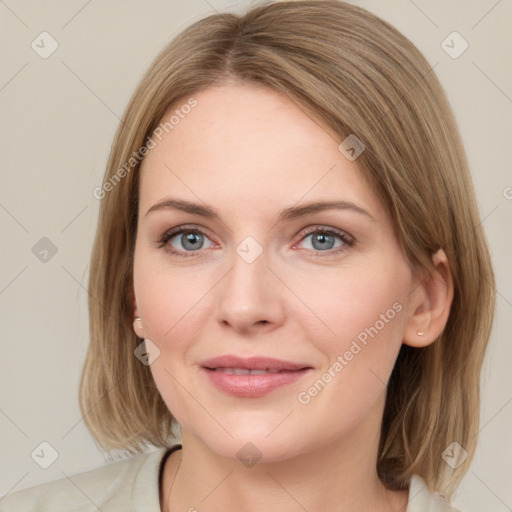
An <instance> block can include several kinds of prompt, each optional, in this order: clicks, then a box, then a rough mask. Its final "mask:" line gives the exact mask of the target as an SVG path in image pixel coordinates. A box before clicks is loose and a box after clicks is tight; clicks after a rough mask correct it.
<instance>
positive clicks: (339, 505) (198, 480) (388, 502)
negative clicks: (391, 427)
mask: <svg viewBox="0 0 512 512" xmlns="http://www.w3.org/2000/svg"><path fill="white" fill-rule="evenodd" d="M368 434H370V436H369V435H368ZM371 434H372V433H371V432H368V429H367V428H365V426H364V425H359V426H358V428H357V429H355V430H354V432H353V433H351V434H350V435H348V436H344V438H343V439H335V440H333V441H332V442H330V443H327V444H325V443H324V444H322V445H319V446H315V447H313V449H310V450H307V451H306V450H305V451H301V453H299V454H297V455H295V456H293V457H291V458H288V459H286V460H282V461H277V462H269V463H257V464H255V465H254V466H252V467H247V466H244V464H242V463H241V462H240V461H238V460H232V459H227V458H225V457H220V456H218V455H217V454H216V453H214V452H213V451H211V450H210V449H209V448H208V447H207V446H206V445H204V444H203V443H202V442H201V441H200V440H199V439H198V438H197V437H195V436H194V435H193V434H192V433H191V432H189V431H183V432H182V446H183V448H182V450H178V451H176V452H175V453H173V454H172V455H171V456H170V457H169V458H168V460H167V464H166V467H165V468H164V476H163V485H162V500H161V502H162V510H163V511H165V512H170V511H176V510H187V511H190V512H196V511H197V512H217V511H219V512H220V511H224V510H233V509H234V510H237V509H240V510H244V511H247V512H253V511H254V512H256V511H261V510H265V511H267V512H273V511H279V512H292V511H293V512H296V511H297V510H300V508H302V509H303V510H331V511H336V512H362V511H366V510H372V511H374V512H390V511H394V512H405V510H406V508H407V500H408V491H407V490H405V491H390V490H388V489H386V488H385V487H384V485H383V484H382V483H381V482H380V480H379V478H378V475H377V469H376V467H377V465H376V458H377V451H378V441H379V436H378V434H376V433H375V429H373V435H371Z"/></svg>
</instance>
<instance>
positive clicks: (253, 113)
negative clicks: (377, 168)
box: [139, 84, 380, 213]
mask: <svg viewBox="0 0 512 512" xmlns="http://www.w3.org/2000/svg"><path fill="white" fill-rule="evenodd" d="M193 98H194V100H195V102H196V104H195V106H194V107H193V108H191V109H189V108H186V109H185V108H184V109H182V110H180V105H186V104H187V103H188V102H189V98H184V99H183V100H182V101H181V102H178V103H177V104H176V105H174V106H173V107H172V109H170V111H169V112H168V114H166V116H164V119H163V121H164V122H165V121H166V120H168V119H169V118H170V116H172V115H173V114H175V116H174V118H173V121H174V123H173V125H172V128H169V126H168V133H165V132H164V133H163V134H162V135H161V140H158V139H157V138H153V140H154V141H155V143H156V146H155V147H154V148H153V149H152V150H151V151H150V152H149V154H148V155H147V156H146V158H145V159H144V161H143V163H142V168H141V173H142V175H141V183H140V191H139V195H140V198H139V199H140V202H139V204H140V208H141V210H142V211H146V210H147V209H148V208H149V207H150V206H151V205H152V204H153V203H154V202H156V201H158V200H159V199H161V198H162V197H164V196H165V195H167V194H172V195H173V196H176V195H177V196H179V197H183V198H185V199H190V200H196V201H197V200H198V199H200V200H203V201H206V202H208V203H209V204H214V205H215V207H216V208H220V209H222V208H224V209H225V210H226V212H227V213H228V210H230V209H232V210H233V209H236V211H243V210H251V209H252V210H253V211H254V209H261V208H267V207H268V205H269V204H271V203H276V204H278V205H279V206H280V207H282V206H290V205H293V204H295V203H297V202H298V201H300V200H302V199H304V200H313V199H315V200H316V199H323V200H330V199H332V200H339V199H345V200H351V201H356V202H359V203H363V204H365V205H366V207H368V208H370V209H373V211H375V212H377V211H378V210H380V206H379V204H378V201H377V199H376V197H375V194H374V193H372V191H370V190H369V188H368V186H367V185H366V182H365V180H364V179H363V178H362V176H361V174H360V171H359V169H358V167H357V164H356V162H352V161H350V160H348V159H347V158H346V157H345V156H344V155H343V154H342V153H341V152H340V151H339V149H338V146H339V144H340V142H341V138H339V137H338V138H337V136H336V134H334V133H332V131H329V129H328V128H326V127H325V126H324V125H323V124H321V123H320V122H319V121H318V119H315V118H314V116H312V115H311V114H308V113H306V112H305V111H303V110H302V109H301V108H299V107H298V106H297V105H296V104H295V103H294V102H293V101H292V100H291V99H289V98H288V97H287V96H285V95H282V94H280V93H278V92H276V91H273V90H270V89H267V88H264V87H260V86H255V85H247V84H244V85H223V86H217V87H212V88H209V89H206V90H204V91H201V92H200V93H197V94H194V95H193ZM176 111H178V112H176ZM185 112H188V113H185Z"/></svg>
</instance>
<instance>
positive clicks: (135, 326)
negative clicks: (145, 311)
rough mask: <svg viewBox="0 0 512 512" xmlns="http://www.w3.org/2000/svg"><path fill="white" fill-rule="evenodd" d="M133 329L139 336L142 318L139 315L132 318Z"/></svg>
mask: <svg viewBox="0 0 512 512" xmlns="http://www.w3.org/2000/svg"><path fill="white" fill-rule="evenodd" d="M133 330H134V331H135V334H137V336H139V338H141V337H142V336H140V334H139V333H142V320H141V318H140V317H139V316H138V317H136V318H134V320H133Z"/></svg>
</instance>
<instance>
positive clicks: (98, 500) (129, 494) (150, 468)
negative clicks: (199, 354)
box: [0, 445, 457, 512]
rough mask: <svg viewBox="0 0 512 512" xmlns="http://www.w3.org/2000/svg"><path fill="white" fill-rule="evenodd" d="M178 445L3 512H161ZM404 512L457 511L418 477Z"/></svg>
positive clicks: (13, 498) (14, 499)
mask: <svg viewBox="0 0 512 512" xmlns="http://www.w3.org/2000/svg"><path fill="white" fill-rule="evenodd" d="M178 448H179V445H177V446H175V447H173V448H171V449H170V450H169V449H168V448H162V449H160V450H158V451H155V452H152V453H148V454H142V455H136V456H134V457H131V458H129V459H125V460H121V461H119V462H114V463H112V464H109V465H107V466H104V467H101V468H99V469H93V470H91V471H87V472H85V473H80V474H79V475H76V476H73V477H70V478H69V479H68V478H61V479H59V480H55V481H53V482H49V483H46V484H42V485H37V486H35V487H31V488H29V489H24V490H22V491H18V492H14V493H10V494H7V495H6V496H4V497H2V498H0V511H1V512H90V511H92V510H94V511H97V510H101V511H102V512H161V510H160V497H159V494H160V493H159V488H160V475H161V466H162V462H163V461H164V460H165V458H166V455H167V454H168V453H170V452H172V451H174V450H175V449H178ZM405 512H457V511H456V510H455V509H454V508H452V507H451V506H450V505H449V504H448V503H447V502H446V501H444V500H443V498H442V497H441V496H439V495H438V494H434V493H431V492H430V491H429V490H428V489H427V487H426V485H425V483H424V481H423V480H422V479H421V478H420V477H419V476H417V475H414V476H413V477H412V478H411V482H410V485H409V505H408V506H407V510H406V511H405Z"/></svg>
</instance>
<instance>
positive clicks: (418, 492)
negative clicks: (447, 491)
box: [405, 475, 461, 512]
mask: <svg viewBox="0 0 512 512" xmlns="http://www.w3.org/2000/svg"><path fill="white" fill-rule="evenodd" d="M405 512H461V511H460V510H457V509H455V508H453V507H452V506H451V505H450V503H448V501H446V499H445V498H444V497H443V496H442V495H440V494H438V493H435V492H431V491H430V490H429V488H428V487H427V484H426V483H425V482H424V480H423V479H422V478H421V477H419V476H418V475H413V476H412V478H411V481H410V484H409V504H408V506H407V510H406V511H405Z"/></svg>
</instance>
